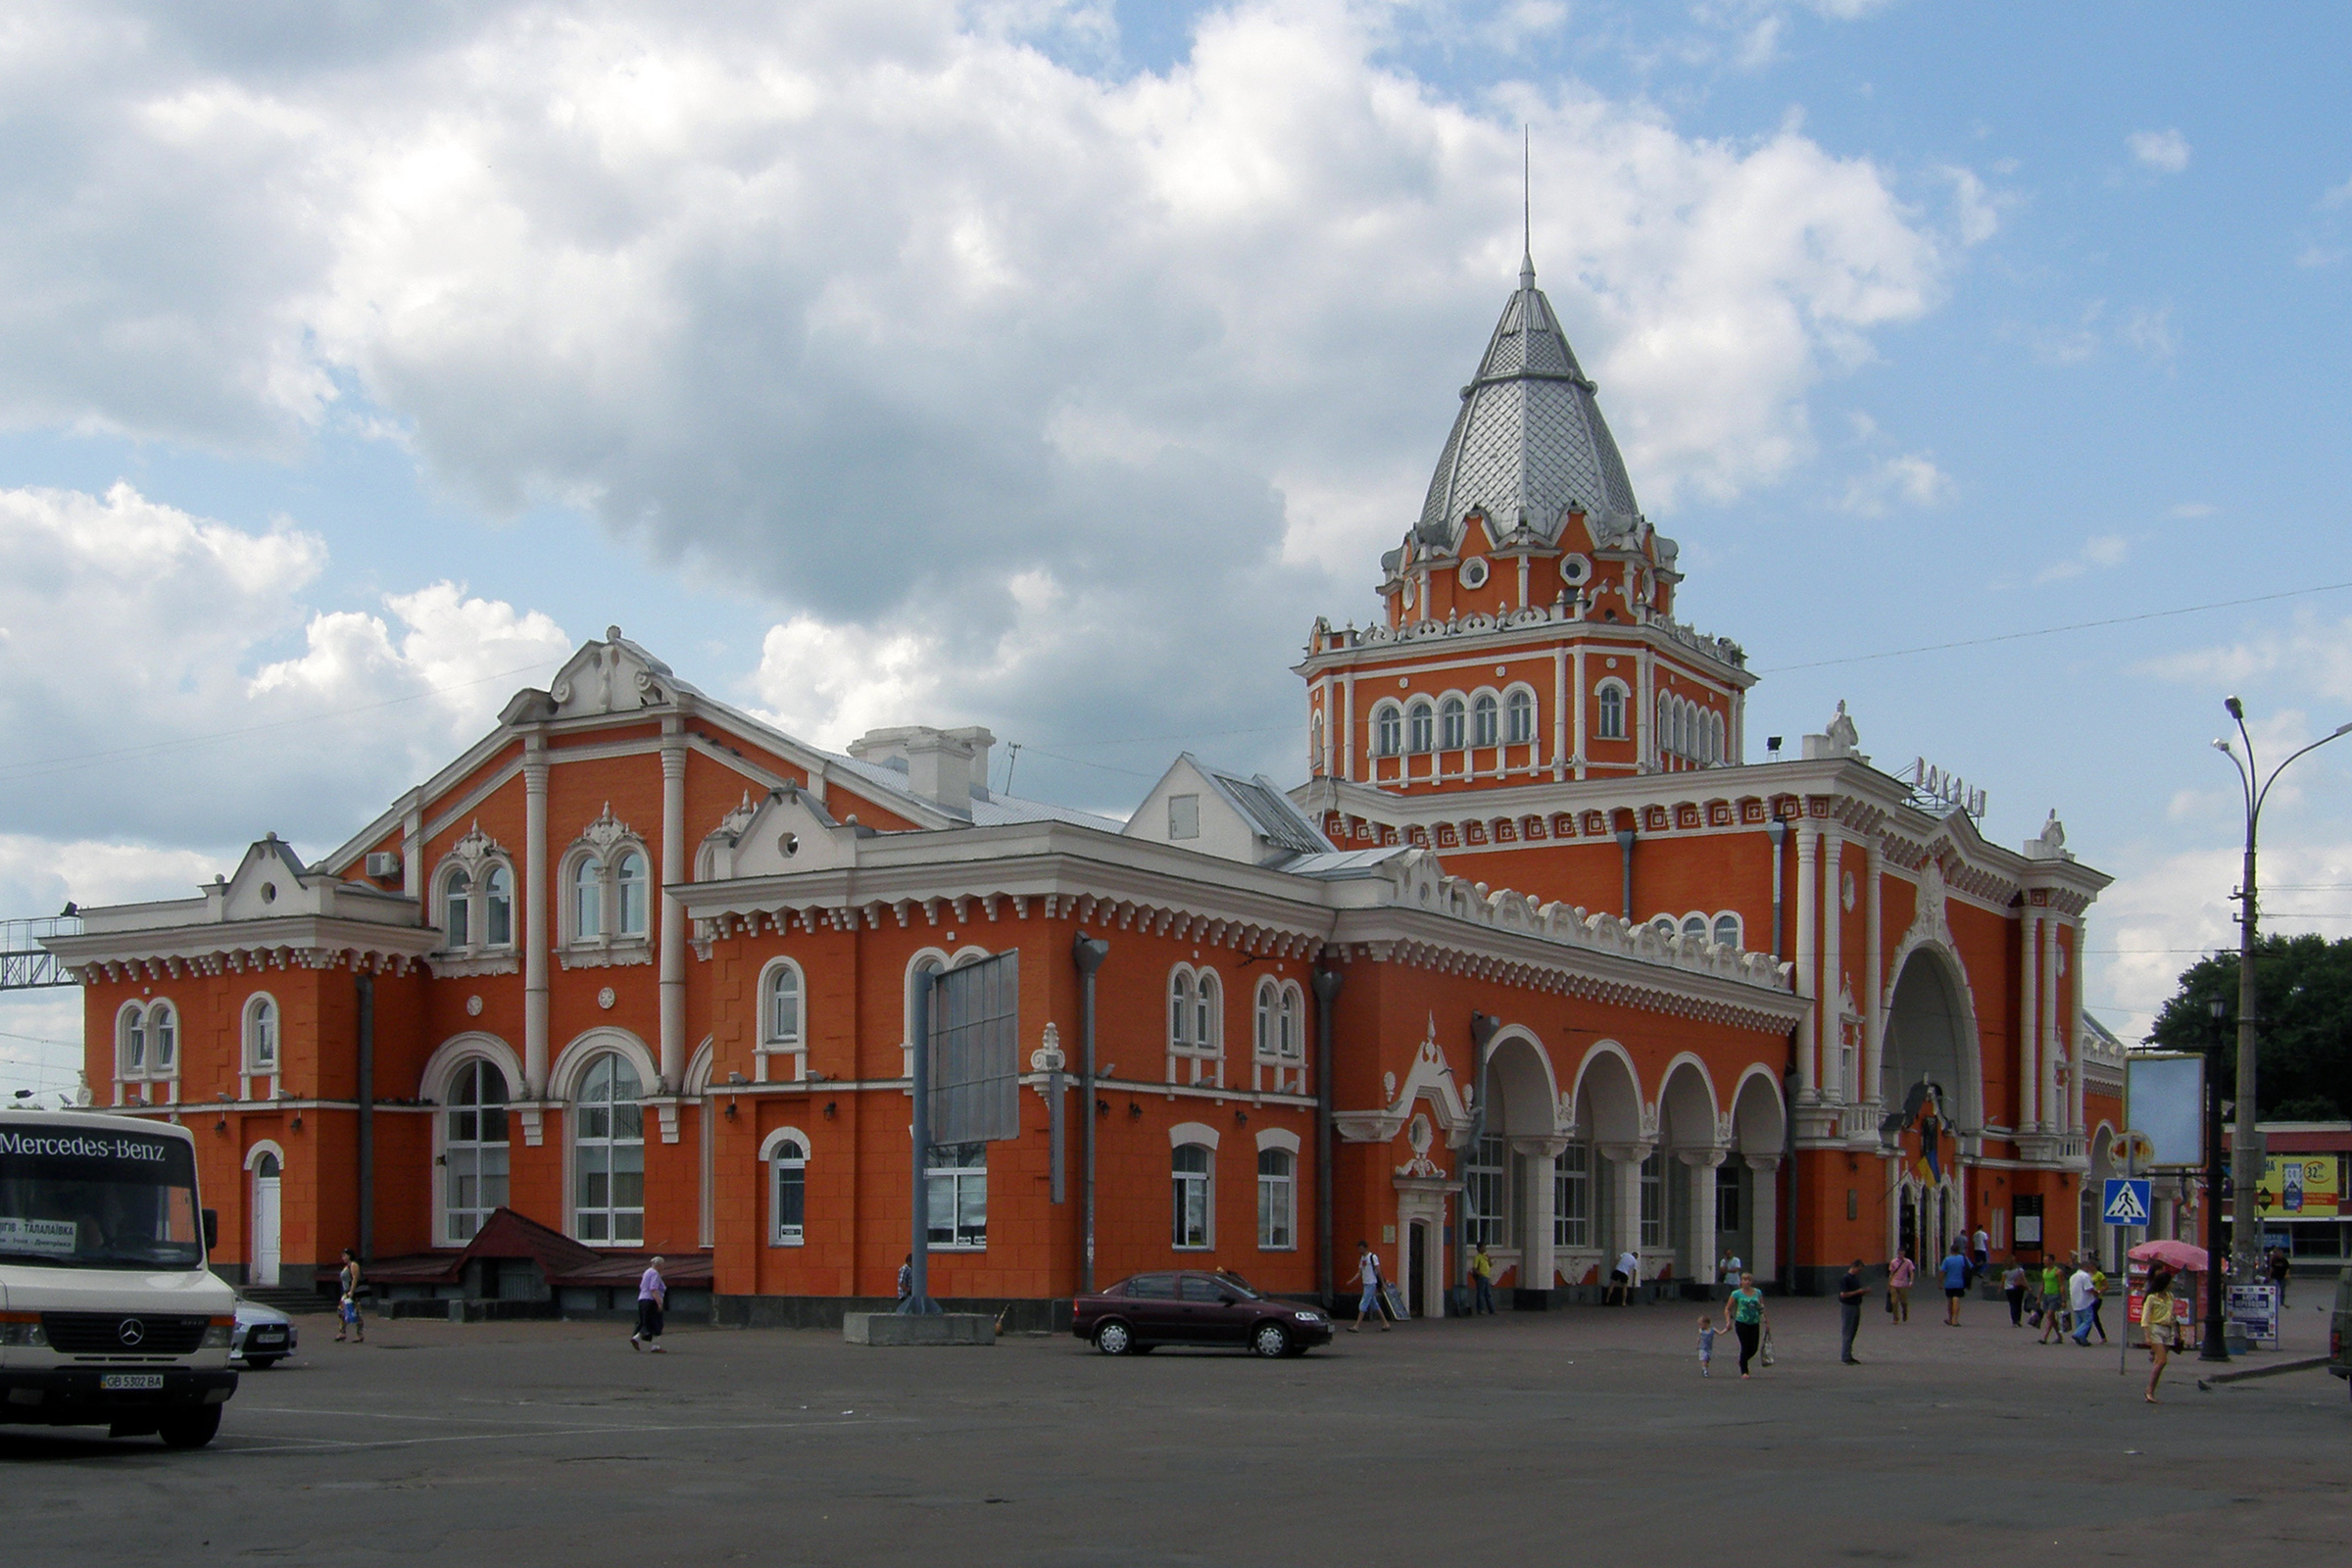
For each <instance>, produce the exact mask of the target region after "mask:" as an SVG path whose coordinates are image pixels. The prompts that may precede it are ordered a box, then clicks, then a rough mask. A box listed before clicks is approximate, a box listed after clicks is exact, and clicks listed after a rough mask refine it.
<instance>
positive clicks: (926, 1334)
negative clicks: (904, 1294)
mask: <svg viewBox="0 0 2352 1568" xmlns="http://www.w3.org/2000/svg"><path fill="white" fill-rule="evenodd" d="M841 1337H842V1339H843V1340H845V1341H847V1342H848V1343H849V1344H851V1345H994V1344H996V1343H997V1320H996V1319H995V1318H992V1317H990V1316H989V1315H988V1314H986V1313H985V1312H926V1313H921V1314H914V1313H906V1312H847V1313H844V1314H843V1315H842V1319H841Z"/></svg>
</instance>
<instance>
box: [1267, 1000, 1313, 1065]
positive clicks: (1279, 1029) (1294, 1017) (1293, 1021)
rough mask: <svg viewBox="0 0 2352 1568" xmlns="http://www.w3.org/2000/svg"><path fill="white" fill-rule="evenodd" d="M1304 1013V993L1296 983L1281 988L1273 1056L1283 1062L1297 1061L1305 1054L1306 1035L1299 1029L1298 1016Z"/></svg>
mask: <svg viewBox="0 0 2352 1568" xmlns="http://www.w3.org/2000/svg"><path fill="white" fill-rule="evenodd" d="M1305 1011H1306V993H1304V992H1303V991H1300V990H1299V987H1298V985H1297V983H1296V982H1293V983H1290V984H1286V985H1285V986H1284V987H1283V988H1282V1012H1281V1015H1280V1016H1279V1017H1278V1018H1276V1020H1275V1024H1276V1029H1275V1035H1274V1054H1276V1055H1277V1056H1280V1057H1281V1058H1282V1059H1283V1060H1285V1061H1297V1060H1299V1059H1300V1058H1301V1057H1302V1056H1304V1055H1305V1054H1306V1050H1305V1047H1306V1034H1305V1031H1304V1030H1303V1029H1302V1028H1301V1027H1300V1025H1301V1023H1302V1022H1303V1021H1304V1020H1303V1019H1302V1018H1301V1017H1300V1014H1302V1013H1304V1012H1305Z"/></svg>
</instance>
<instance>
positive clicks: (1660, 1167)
mask: <svg viewBox="0 0 2352 1568" xmlns="http://www.w3.org/2000/svg"><path fill="white" fill-rule="evenodd" d="M1665 1245H1666V1161H1665V1157H1664V1156H1663V1155H1661V1154H1660V1153H1659V1152H1657V1151H1656V1150H1654V1149H1653V1150H1651V1151H1650V1152H1649V1157H1648V1158H1646V1159H1644V1160H1642V1246H1643V1247H1663V1246H1665Z"/></svg>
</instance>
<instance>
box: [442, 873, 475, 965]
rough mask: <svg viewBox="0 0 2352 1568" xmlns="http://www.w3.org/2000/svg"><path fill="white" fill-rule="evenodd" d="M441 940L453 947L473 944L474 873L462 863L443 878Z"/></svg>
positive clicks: (466, 946) (464, 946) (465, 946)
mask: <svg viewBox="0 0 2352 1568" xmlns="http://www.w3.org/2000/svg"><path fill="white" fill-rule="evenodd" d="M441 940H442V942H443V943H445V944H446V945H447V946H449V947H451V948H469V947H471V946H473V873H471V872H470V871H467V870H466V868H465V867H464V866H462V865H453V866H451V867H450V868H449V870H448V872H447V873H446V874H444V875H443V876H442V878H441Z"/></svg>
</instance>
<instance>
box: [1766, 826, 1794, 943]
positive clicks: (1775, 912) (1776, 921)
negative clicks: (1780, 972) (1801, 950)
mask: <svg viewBox="0 0 2352 1568" xmlns="http://www.w3.org/2000/svg"><path fill="white" fill-rule="evenodd" d="M1764 836H1765V837H1766V838H1768V839H1770V840H1772V956H1773V958H1774V959H1775V960H1776V961H1777V960H1778V959H1780V958H1781V957H1782V956H1783V955H1782V953H1781V945H1782V942H1783V940H1784V939H1785V938H1786V936H1787V934H1788V932H1787V925H1786V922H1787V920H1788V914H1789V911H1788V910H1787V909H1786V908H1784V907H1782V898H1783V893H1782V883H1783V880H1784V879H1785V877H1786V874H1787V871H1786V862H1787V857H1786V856H1785V855H1784V854H1783V853H1782V852H1783V851H1784V850H1785V849H1787V848H1788V844H1789V824H1788V823H1786V822H1784V821H1782V820H1781V819H1780V818H1778V817H1775V818H1773V819H1772V820H1771V821H1769V822H1767V823H1765V824H1764Z"/></svg>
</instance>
